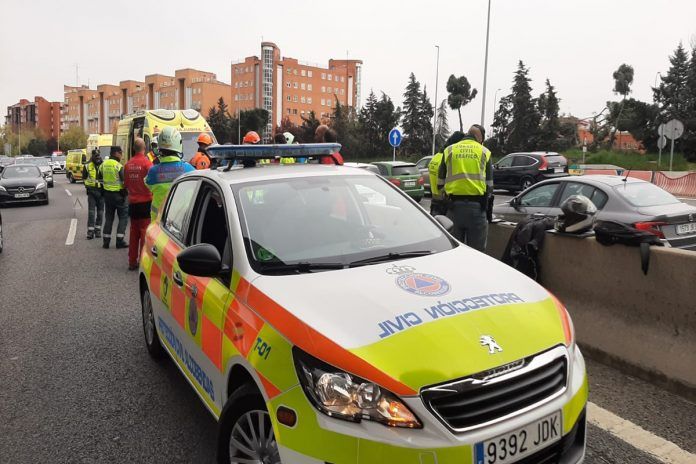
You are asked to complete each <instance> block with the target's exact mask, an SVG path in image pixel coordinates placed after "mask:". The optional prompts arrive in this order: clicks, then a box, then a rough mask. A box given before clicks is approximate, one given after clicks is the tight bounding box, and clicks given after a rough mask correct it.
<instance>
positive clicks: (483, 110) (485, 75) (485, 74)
mask: <svg viewBox="0 0 696 464" xmlns="http://www.w3.org/2000/svg"><path fill="white" fill-rule="evenodd" d="M490 31H491V0H488V20H487V23H486V59H485V61H484V63H483V101H482V102H481V127H485V126H484V122H485V120H486V80H487V78H488V39H489V37H490Z"/></svg>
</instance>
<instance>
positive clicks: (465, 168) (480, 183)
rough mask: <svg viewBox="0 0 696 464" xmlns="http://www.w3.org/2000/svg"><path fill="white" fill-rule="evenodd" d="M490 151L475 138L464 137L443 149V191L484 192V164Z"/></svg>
mask: <svg viewBox="0 0 696 464" xmlns="http://www.w3.org/2000/svg"><path fill="white" fill-rule="evenodd" d="M490 157H491V152H490V151H488V149H487V148H486V147H484V146H483V145H481V144H480V143H478V142H477V141H475V140H472V139H464V140H462V141H461V142H458V143H455V144H454V145H450V146H449V147H447V148H446V149H445V158H444V161H445V163H446V165H447V177H446V178H445V192H447V194H448V195H468V196H481V195H485V194H486V164H487V163H488V160H489V159H490Z"/></svg>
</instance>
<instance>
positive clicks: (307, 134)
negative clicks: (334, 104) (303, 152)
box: [300, 111, 321, 143]
mask: <svg viewBox="0 0 696 464" xmlns="http://www.w3.org/2000/svg"><path fill="white" fill-rule="evenodd" d="M300 117H301V118H302V125H301V126H300V129H301V130H302V132H301V134H302V135H301V139H302V142H303V143H311V142H314V133H315V132H316V131H317V127H319V125H320V124H321V122H320V121H319V120H318V119H317V115H316V114H315V113H314V111H310V112H309V114H308V115H307V116H306V117H305V116H300Z"/></svg>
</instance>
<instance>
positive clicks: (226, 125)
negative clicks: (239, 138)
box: [208, 97, 237, 143]
mask: <svg viewBox="0 0 696 464" xmlns="http://www.w3.org/2000/svg"><path fill="white" fill-rule="evenodd" d="M227 108H228V107H227V103H225V100H224V99H223V98H222V97H220V99H219V100H218V102H217V107H212V108H210V110H209V111H208V125H209V126H210V129H211V130H212V131H213V134H215V139H216V140H217V141H218V143H230V142H232V141H233V140H232V135H233V132H235V128H236V127H237V125H236V123H235V124H234V125H233V120H232V117H231V116H230V113H229V111H228V110H227ZM234 135H235V136H236V132H235V134H234Z"/></svg>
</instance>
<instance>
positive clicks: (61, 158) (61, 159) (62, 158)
mask: <svg viewBox="0 0 696 464" xmlns="http://www.w3.org/2000/svg"><path fill="white" fill-rule="evenodd" d="M53 161H58V162H61V163H62V162H63V161H65V156H54V157H53Z"/></svg>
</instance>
